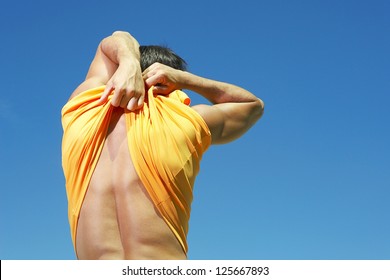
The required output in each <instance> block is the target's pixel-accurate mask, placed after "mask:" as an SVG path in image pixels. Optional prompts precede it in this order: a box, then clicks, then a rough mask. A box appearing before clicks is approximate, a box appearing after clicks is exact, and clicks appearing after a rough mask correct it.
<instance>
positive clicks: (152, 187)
mask: <svg viewBox="0 0 390 280" xmlns="http://www.w3.org/2000/svg"><path fill="white" fill-rule="evenodd" d="M104 89H105V86H101V87H97V88H93V89H90V90H87V91H85V92H82V93H81V94H79V95H77V96H76V97H74V98H72V99H71V100H69V101H68V103H67V104H65V106H64V107H63V108H62V126H63V130H64V134H63V139H62V167H63V171H64V176H65V180H66V192H67V197H68V218H69V224H70V230H71V236H72V241H73V245H74V247H75V248H76V242H75V240H76V232H77V223H78V218H79V214H80V210H81V207H82V204H83V200H84V197H85V194H86V192H87V190H88V185H89V182H90V179H91V177H92V175H93V172H94V169H95V167H96V164H97V162H98V159H99V156H100V153H101V151H102V148H103V145H104V141H105V139H106V135H107V130H108V126H109V123H110V118H111V113H112V111H113V108H114V107H112V105H111V104H110V100H111V96H110V98H109V99H108V101H107V102H105V103H103V104H102V103H100V102H99V99H100V97H101V94H102V93H103V91H104ZM189 103H190V99H189V98H188V96H187V95H186V94H185V93H184V92H182V91H178V90H177V91H174V92H172V93H170V94H169V95H154V94H153V91H152V89H150V90H149V91H148V92H147V96H146V98H145V103H144V106H143V108H142V109H140V110H137V111H135V112H130V111H127V110H126V111H125V118H126V128H127V140H128V146H129V151H130V156H131V158H132V161H133V163H134V166H135V169H136V171H137V173H138V176H139V177H140V179H141V181H142V183H143V184H144V186H145V188H146V190H147V192H148V193H149V195H150V197H151V199H152V201H153V203H154V205H155V206H156V208H157V209H158V211H159V212H160V214H161V216H162V217H163V219H164V220H165V222H166V223H167V225H168V226H169V228H170V229H171V230H172V232H173V233H174V234H175V236H176V238H177V239H178V241H179V242H180V244H181V246H182V248H183V250H184V252H186V253H187V251H188V246H187V241H186V236H187V233H188V222H189V218H190V210H191V202H192V198H193V195H192V190H193V186H194V182H195V177H196V175H197V173H198V171H199V164H200V160H201V158H202V155H203V153H204V152H205V151H206V150H207V148H208V147H209V146H210V143H211V135H210V131H209V129H208V127H207V125H206V123H205V122H204V120H203V119H202V117H201V116H200V115H199V114H198V113H197V112H196V111H194V110H193V109H191V108H190V107H189Z"/></svg>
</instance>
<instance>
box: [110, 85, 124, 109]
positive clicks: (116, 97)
mask: <svg viewBox="0 0 390 280" xmlns="http://www.w3.org/2000/svg"><path fill="white" fill-rule="evenodd" d="M123 94H124V93H123V91H121V90H119V89H114V94H113V95H112V98H111V104H112V106H114V107H118V106H119V105H120V104H121V101H122V97H123Z"/></svg>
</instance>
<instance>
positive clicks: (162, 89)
mask: <svg viewBox="0 0 390 280" xmlns="http://www.w3.org/2000/svg"><path fill="white" fill-rule="evenodd" d="M153 93H154V94H168V93H169V88H168V87H167V86H164V85H156V86H154V87H153Z"/></svg>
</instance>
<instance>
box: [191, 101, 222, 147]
mask: <svg viewBox="0 0 390 280" xmlns="http://www.w3.org/2000/svg"><path fill="white" fill-rule="evenodd" d="M191 108H192V109H193V110H195V111H196V112H197V113H198V114H199V115H200V116H201V117H202V118H203V120H204V121H205V123H206V124H207V126H208V127H209V130H210V132H211V136H212V139H213V143H214V144H215V143H218V142H219V141H218V139H219V138H220V136H221V135H222V132H223V128H224V123H225V118H224V114H223V112H222V111H221V110H220V109H219V108H218V106H215V105H206V104H199V105H194V106H192V107H191Z"/></svg>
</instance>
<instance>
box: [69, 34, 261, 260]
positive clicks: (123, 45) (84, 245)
mask: <svg viewBox="0 0 390 280" xmlns="http://www.w3.org/2000/svg"><path fill="white" fill-rule="evenodd" d="M160 55H162V56H165V55H168V57H169V58H167V59H166V58H164V59H165V61H166V62H167V64H166V65H165V64H164V63H159V62H151V63H152V64H150V65H146V66H145V68H144V69H142V70H141V64H142V60H140V47H139V44H138V42H137V41H136V40H135V38H134V37H132V36H131V35H130V34H129V33H126V32H114V33H113V35H112V36H109V37H107V38H105V39H103V40H102V42H101V43H100V45H99V47H98V49H97V52H96V55H95V58H94V59H93V61H92V63H91V65H90V69H89V71H88V74H87V77H86V79H85V81H84V82H83V83H82V84H80V86H79V87H78V88H77V89H76V90H75V91H74V92H73V94H72V95H71V98H73V97H74V96H76V95H78V94H80V93H81V92H84V91H86V90H89V89H92V88H95V87H99V86H102V85H104V86H105V89H104V92H103V93H102V94H101V97H100V100H99V102H101V103H102V104H103V103H105V102H110V104H111V106H112V110H113V111H112V115H111V118H110V124H109V128H108V132H107V135H106V138H105V142H104V145H103V148H102V151H101V153H100V157H99V160H98V162H97V165H96V168H95V170H93V174H92V177H91V180H90V182H89V185H88V189H87V191H86V194H85V197H84V200H83V201H82V205H81V209H80V208H77V206H75V205H74V204H75V203H76V202H77V201H78V200H77V199H78V197H74V196H72V195H73V194H74V192H73V191H72V192H71V194H70V196H71V199H72V201H71V203H72V204H70V206H71V207H70V208H69V209H70V211H72V213H71V216H70V224H71V231H72V237H73V240H74V245H75V250H76V253H77V257H78V258H79V259H186V258H187V252H186V250H187V247H186V245H185V244H184V243H186V242H185V240H183V239H185V238H186V234H187V232H186V230H187V229H188V227H187V224H188V218H189V212H190V208H189V204H190V201H178V203H179V204H182V203H183V204H186V205H187V204H188V205H187V206H186V207H187V208H183V209H182V210H180V211H184V210H185V211H186V214H185V219H186V220H180V223H181V224H179V227H180V228H181V229H184V228H185V229H186V230H183V234H182V235H181V237H180V238H181V239H182V240H181V241H180V242H179V240H178V238H179V237H178V236H177V234H176V235H175V234H174V233H173V231H172V230H171V228H170V227H169V226H168V224H167V223H166V221H165V220H164V219H163V218H162V216H161V215H160V214H159V212H158V210H157V209H156V207H155V205H154V203H153V202H152V200H151V198H150V196H149V195H148V192H147V190H146V188H145V186H144V185H143V183H142V182H141V180H140V178H139V176H138V174H137V172H136V171H135V167H134V164H133V162H132V159H131V156H130V152H129V143H128V135H127V133H128V132H127V130H126V119H125V114H124V111H125V110H129V111H136V110H138V109H141V108H142V106H143V104H144V98H145V92H147V91H148V90H149V89H152V90H153V94H161V95H166V94H169V93H171V92H173V91H175V90H178V89H188V90H191V91H193V92H195V93H197V94H200V95H202V96H203V97H205V98H206V99H208V100H209V101H210V102H211V103H212V104H213V105H205V104H201V105H196V106H193V107H192V109H194V110H195V111H196V112H197V113H198V117H199V116H200V117H201V119H202V122H203V123H205V124H206V125H207V128H208V129H209V131H208V133H211V136H212V137H211V140H212V144H222V143H227V142H230V141H232V140H234V139H237V138H238V137H240V136H241V135H243V134H244V133H245V132H246V131H247V130H248V129H249V128H250V127H251V126H252V125H253V124H254V123H255V122H256V121H257V120H258V119H259V118H260V117H261V115H262V113H263V108H264V103H263V102H262V101H261V100H260V99H258V98H257V97H256V96H254V95H253V94H251V93H250V92H248V91H246V90H245V89H243V88H241V87H238V86H235V85H232V84H228V83H223V82H218V81H214V80H210V79H206V78H203V77H200V76H197V75H194V74H191V73H189V72H186V71H184V69H182V67H178V68H175V67H176V66H177V65H176V64H175V65H170V64H169V63H171V61H172V59H173V60H174V61H176V62H177V63H179V64H180V63H181V62H180V59H178V57H177V56H176V55H175V54H172V53H170V51H168V54H166V51H165V50H164V54H162V53H161V54H160V53H159V54H158V56H160ZM172 56H173V57H172ZM144 57H145V56H144ZM152 57H154V56H152ZM177 59H178V60H177ZM149 62H150V61H149ZM182 62H183V61H182ZM110 95H111V100H110V101H109V100H108V97H109V96H110ZM208 135H209V136H210V134H208ZM183 139H184V138H183ZM185 141H187V140H185ZM130 144H131V143H130ZM130 146H131V145H130ZM66 151H69V150H66ZM71 152H72V151H70V153H71ZM64 156H65V158H67V156H68V155H67V154H65V155H64ZM161 160H163V159H161ZM136 163H138V162H136ZM73 168H74V167H73ZM87 169H88V168H87ZM67 170H68V169H67ZM89 170H91V169H90V168H89ZM68 171H69V170H68ZM188 171H189V173H192V174H196V172H192V171H194V170H192V171H191V170H188ZM91 172H92V171H91ZM67 174H68V176H70V177H71V176H72V172H69V173H67ZM157 176H158V175H157ZM195 176H196V175H195ZM193 179H194V178H192V179H191V182H189V181H188V183H190V185H191V188H190V189H191V190H192V184H193ZM72 182H73V181H72ZM73 187H75V186H73V185H72V184H70V185H67V189H72V188H73ZM77 187H79V186H77ZM154 187H156V188H158V187H161V188H162V186H159V185H156V186H154ZM176 187H177V188H178V189H181V188H183V189H185V188H186V187H183V186H181V185H179V186H176ZM77 194H79V193H77ZM191 195H192V193H191ZM179 200H180V199H179ZM73 207H75V208H73ZM77 209H79V210H80V213H79V215H77V214H78V212H77ZM175 211H176V212H175ZM177 211H179V210H177V209H176V210H173V215H174V216H175V215H176V216H180V214H178V212H177ZM171 212H172V211H171ZM182 216H183V215H182ZM74 217H77V218H78V220H74ZM164 217H165V216H164ZM183 217H184V216H183ZM75 221H76V222H75ZM175 230H176V229H175ZM75 233H76V236H75V235H74V234H75Z"/></svg>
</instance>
